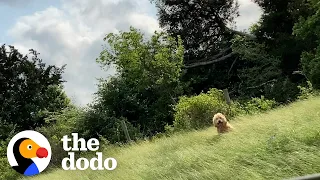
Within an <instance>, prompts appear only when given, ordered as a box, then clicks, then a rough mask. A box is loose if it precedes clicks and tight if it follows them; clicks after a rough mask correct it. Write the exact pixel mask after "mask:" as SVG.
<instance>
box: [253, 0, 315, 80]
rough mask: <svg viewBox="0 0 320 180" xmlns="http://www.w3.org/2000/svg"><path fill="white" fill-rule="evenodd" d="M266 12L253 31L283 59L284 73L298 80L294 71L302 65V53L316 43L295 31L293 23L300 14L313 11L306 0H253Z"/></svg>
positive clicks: (269, 49)
mask: <svg viewBox="0 0 320 180" xmlns="http://www.w3.org/2000/svg"><path fill="white" fill-rule="evenodd" d="M254 1H255V2H256V3H257V4H258V5H259V6H260V7H261V8H262V9H263V14H262V17H261V19H260V21H259V25H258V27H257V28H256V30H255V31H254V34H255V35H256V37H257V38H258V40H259V42H264V43H265V44H266V48H267V52H268V53H269V54H271V55H273V56H276V57H279V58H280V60H281V64H280V66H281V69H282V74H283V76H288V77H289V78H290V79H291V80H292V81H296V80H299V78H300V77H301V76H300V77H298V78H297V76H296V75H292V73H293V72H294V71H297V70H298V69H299V64H300V55H301V53H302V51H304V50H305V49H309V48H312V47H314V46H315V44H314V43H311V42H310V41H302V39H299V38H296V37H295V36H293V35H292V32H293V26H294V24H295V23H296V22H297V21H298V19H299V18H300V17H307V16H309V14H310V10H309V7H308V5H307V3H306V1H305V0H281V1H279V0H254Z"/></svg>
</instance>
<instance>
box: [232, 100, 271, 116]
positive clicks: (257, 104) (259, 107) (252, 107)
mask: <svg viewBox="0 0 320 180" xmlns="http://www.w3.org/2000/svg"><path fill="white" fill-rule="evenodd" d="M276 106H277V102H276V101H275V100H269V99H266V98H265V97H264V96H261V97H260V98H257V97H256V98H251V100H249V101H247V102H244V103H242V104H240V106H238V108H240V109H241V110H242V112H245V113H246V114H255V113H260V112H265V111H268V110H271V109H273V108H275V107H276Z"/></svg>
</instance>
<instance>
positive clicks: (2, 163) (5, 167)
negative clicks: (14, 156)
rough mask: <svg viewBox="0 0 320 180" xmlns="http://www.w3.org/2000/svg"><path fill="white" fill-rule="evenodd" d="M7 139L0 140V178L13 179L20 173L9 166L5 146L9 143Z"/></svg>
mask: <svg viewBox="0 0 320 180" xmlns="http://www.w3.org/2000/svg"><path fill="white" fill-rule="evenodd" d="M9 139H10V138H9ZM9 139H8V140H5V141H0V179H6V180H15V179H18V177H19V176H21V175H20V174H19V173H17V172H16V171H15V170H14V169H12V168H11V166H10V164H9V162H8V160H7V146H8V144H9Z"/></svg>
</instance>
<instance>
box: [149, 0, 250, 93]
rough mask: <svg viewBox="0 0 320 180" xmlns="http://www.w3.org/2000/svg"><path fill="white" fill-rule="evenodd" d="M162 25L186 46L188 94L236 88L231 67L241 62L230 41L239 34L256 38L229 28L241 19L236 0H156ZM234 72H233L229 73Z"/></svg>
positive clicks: (184, 75)
mask: <svg viewBox="0 0 320 180" xmlns="http://www.w3.org/2000/svg"><path fill="white" fill-rule="evenodd" d="M153 2H155V4H156V6H157V8H158V18H159V23H160V26H161V27H162V28H164V29H165V30H166V31H167V32H168V33H169V34H170V35H171V36H173V37H177V36H181V39H182V41H183V45H184V47H185V54H184V68H185V71H184V74H183V76H182V77H183V78H182V80H183V81H184V82H186V83H188V84H189V87H188V88H187V90H188V91H190V92H186V93H192V94H193V93H197V94H198V93H200V92H201V91H207V90H209V89H210V88H212V87H216V88H219V89H222V88H228V87H229V88H232V87H230V86H233V84H235V83H236V82H238V81H239V79H238V77H237V75H236V74H235V72H234V69H233V68H231V67H232V64H234V62H235V60H236V59H237V56H236V54H235V53H234V52H233V51H232V49H231V47H230V46H231V43H230V40H231V39H232V38H233V35H235V34H238V35H241V36H245V37H248V38H250V39H252V38H254V36H252V35H250V34H246V33H243V32H238V31H236V30H233V29H232V28H230V27H228V25H229V26H230V25H232V24H233V21H234V18H236V17H237V16H238V3H237V1H234V0H221V1H211V0H179V1H177V0H154V1H153ZM230 69H231V71H229V70H230Z"/></svg>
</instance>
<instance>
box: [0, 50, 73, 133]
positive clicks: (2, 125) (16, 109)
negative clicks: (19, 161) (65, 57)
mask: <svg viewBox="0 0 320 180" xmlns="http://www.w3.org/2000/svg"><path fill="white" fill-rule="evenodd" d="M30 53H31V54H32V59H31V60H28V56H23V55H22V54H21V53H19V52H18V50H17V49H15V48H14V47H13V46H9V51H7V48H6V46H5V45H2V46H1V48H0V104H1V108H0V130H1V131H2V132H1V135H2V136H1V137H0V138H5V137H4V136H6V135H7V133H8V131H11V130H12V129H13V128H15V129H16V130H17V131H19V130H25V129H34V128H36V127H39V126H41V125H43V124H44V123H45V121H44V118H45V117H46V116H47V114H48V113H49V112H55V111H59V110H61V109H62V108H64V107H66V106H67V105H68V104H69V100H68V98H67V97H66V95H65V94H64V92H63V90H62V86H61V83H62V82H63V81H62V79H61V75H62V73H63V70H64V67H62V68H58V67H56V66H53V65H49V66H47V67H46V65H45V63H43V62H42V60H41V59H39V58H38V53H37V52H36V51H35V50H32V49H31V50H30Z"/></svg>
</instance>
